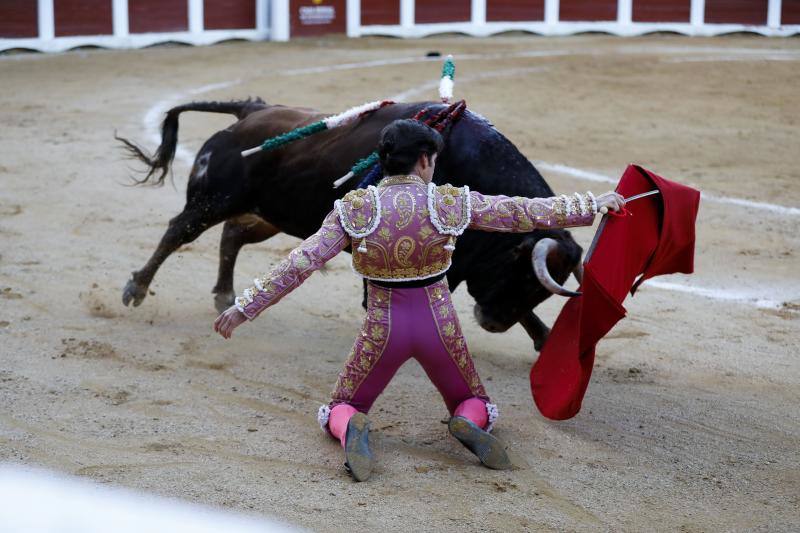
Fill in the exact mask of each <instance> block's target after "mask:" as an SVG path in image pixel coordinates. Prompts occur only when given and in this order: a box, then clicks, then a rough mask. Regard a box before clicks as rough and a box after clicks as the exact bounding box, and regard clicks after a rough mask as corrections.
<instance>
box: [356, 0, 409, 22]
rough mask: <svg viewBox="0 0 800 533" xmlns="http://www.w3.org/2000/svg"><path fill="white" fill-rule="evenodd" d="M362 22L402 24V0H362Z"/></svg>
mask: <svg viewBox="0 0 800 533" xmlns="http://www.w3.org/2000/svg"><path fill="white" fill-rule="evenodd" d="M361 24H364V25H367V24H400V2H399V1H398V0H361Z"/></svg>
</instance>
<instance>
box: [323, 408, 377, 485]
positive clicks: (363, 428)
mask: <svg viewBox="0 0 800 533" xmlns="http://www.w3.org/2000/svg"><path fill="white" fill-rule="evenodd" d="M324 407H325V406H323V410H324ZM320 424H322V420H320ZM327 427H328V430H329V431H330V433H331V435H333V436H334V437H335V438H337V439H339V442H340V443H341V444H342V448H344V455H345V463H344V464H345V467H346V468H347V471H348V472H350V475H352V476H353V479H355V480H356V481H366V480H367V479H369V476H370V474H372V451H371V450H370V449H369V427H370V422H369V419H368V418H367V415H365V414H364V413H360V412H358V411H357V410H356V409H355V407H353V406H352V405H348V404H346V403H342V404H338V405H335V406H334V407H333V408H332V409H330V411H329V413H328V420H327Z"/></svg>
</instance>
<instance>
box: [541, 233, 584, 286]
mask: <svg viewBox="0 0 800 533" xmlns="http://www.w3.org/2000/svg"><path fill="white" fill-rule="evenodd" d="M559 246H560V245H559V244H558V241H556V240H555V239H551V238H549V237H547V238H544V239H540V240H539V242H537V243H536V246H534V247H533V253H532V254H531V255H532V259H533V272H534V273H535V274H536V277H537V278H539V283H541V284H542V286H543V287H544V288H545V289H547V290H548V291H550V292H551V293H553V294H558V295H560V296H580V295H581V293H579V292H575V291H571V290H568V289H565V288H564V287H562V286H561V285H560V284H559V283H558V282H557V281H556V280H554V279H553V276H551V275H550V271H549V270H547V258H548V257H549V256H550V254H552V253H554V252H558V251H559Z"/></svg>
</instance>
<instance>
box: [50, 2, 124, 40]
mask: <svg viewBox="0 0 800 533" xmlns="http://www.w3.org/2000/svg"><path fill="white" fill-rule="evenodd" d="M53 11H54V16H55V34H56V37H62V36H68V35H111V34H112V33H113V32H114V23H113V19H112V14H111V0H55V1H54V2H53Z"/></svg>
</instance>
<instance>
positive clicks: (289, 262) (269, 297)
mask: <svg viewBox="0 0 800 533" xmlns="http://www.w3.org/2000/svg"><path fill="white" fill-rule="evenodd" d="M349 244H350V236H349V235H347V233H345V231H344V230H343V229H342V226H341V225H340V224H339V219H338V218H337V216H336V213H335V211H331V212H330V213H328V216H326V217H325V220H324V222H323V223H322V227H320V228H319V230H318V231H317V232H316V233H315V234H314V235H312V236H310V237H309V238H308V239H306V240H304V241H303V242H302V243H300V245H299V246H298V247H297V248H295V249H294V250H292V251H291V252H290V253H289V255H288V256H287V257H286V259H284V260H283V261H281V262H280V263H278V264H277V265H276V266H275V267H274V268H273V269H272V270H271V271H270V272H269V273H268V274H266V275H264V276H261V277H259V278H256V279H255V280H253V283H254V285H253V286H252V287H249V288H247V289H245V291H244V293H243V294H242V296H240V297H238V298H236V308H237V309H238V310H239V311H241V312H242V313H244V315H245V316H246V317H247V318H248V319H250V320H253V319H254V318H255V317H257V316H258V315H259V314H260V313H261V312H262V311H263V310H264V309H266V308H267V307H269V306H271V305H275V304H276V303H278V301H279V300H280V299H281V298H283V297H284V296H286V295H287V294H289V293H290V292H292V291H293V290H294V289H296V288H297V287H298V286H299V285H300V284H301V283H303V282H304V281H305V280H306V279H307V278H308V277H309V276H310V275H311V274H313V273H314V271H316V270H319V269H320V268H322V266H323V265H324V264H325V263H327V262H328V261H330V260H331V259H332V258H333V257H335V256H336V255H337V254H338V253H339V252H341V251H342V250H344V249H345V248H346V247H347V246H348V245H349Z"/></svg>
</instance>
